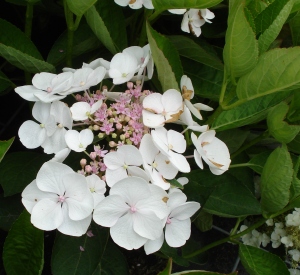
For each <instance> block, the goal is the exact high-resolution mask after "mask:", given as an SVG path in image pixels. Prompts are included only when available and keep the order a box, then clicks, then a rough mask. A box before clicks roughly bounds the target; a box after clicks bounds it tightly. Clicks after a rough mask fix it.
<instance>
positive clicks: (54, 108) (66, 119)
mask: <svg viewBox="0 0 300 275" xmlns="http://www.w3.org/2000/svg"><path fill="white" fill-rule="evenodd" d="M50 114H51V115H53V116H54V117H55V121H56V122H57V123H60V124H61V125H62V126H63V127H66V128H68V129H72V123H73V120H72V116H71V111H70V109H69V107H67V106H66V104H65V103H63V102H61V101H55V102H53V103H52V104H51V109H50Z"/></svg>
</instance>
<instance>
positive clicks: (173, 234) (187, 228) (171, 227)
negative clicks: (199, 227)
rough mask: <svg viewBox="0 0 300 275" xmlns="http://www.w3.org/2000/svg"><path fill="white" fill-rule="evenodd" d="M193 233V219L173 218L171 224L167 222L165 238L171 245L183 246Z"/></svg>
mask: <svg viewBox="0 0 300 275" xmlns="http://www.w3.org/2000/svg"><path fill="white" fill-rule="evenodd" d="M190 235H191V220H190V219H186V220H183V221H179V220H176V219H175V218H173V219H171V223H170V224H166V231H165V238H166V242H167V244H168V245H169V246H171V247H180V246H183V245H184V244H185V242H186V240H188V239H189V237H190Z"/></svg>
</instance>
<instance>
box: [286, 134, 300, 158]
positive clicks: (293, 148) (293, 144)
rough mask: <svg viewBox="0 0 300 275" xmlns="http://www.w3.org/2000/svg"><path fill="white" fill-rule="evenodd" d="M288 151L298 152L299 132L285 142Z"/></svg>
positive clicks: (299, 152)
mask: <svg viewBox="0 0 300 275" xmlns="http://www.w3.org/2000/svg"><path fill="white" fill-rule="evenodd" d="M287 146H288V149H289V151H291V152H293V153H296V154H300V134H298V135H297V136H296V137H295V138H294V139H293V140H292V141H291V142H290V143H288V144H287Z"/></svg>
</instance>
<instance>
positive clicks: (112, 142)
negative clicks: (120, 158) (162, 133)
mask: <svg viewBox="0 0 300 275" xmlns="http://www.w3.org/2000/svg"><path fill="white" fill-rule="evenodd" d="M108 145H109V147H116V146H117V145H118V144H117V143H115V142H114V141H110V142H109V143H108Z"/></svg>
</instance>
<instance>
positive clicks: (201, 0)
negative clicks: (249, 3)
mask: <svg viewBox="0 0 300 275" xmlns="http://www.w3.org/2000/svg"><path fill="white" fill-rule="evenodd" d="M222 1H223V0H152V3H153V6H154V8H155V9H156V10H157V11H160V12H161V11H164V10H169V9H181V8H184V9H187V8H193V9H205V8H210V7H213V6H215V5H217V4H219V3H221V2H222Z"/></svg>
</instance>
